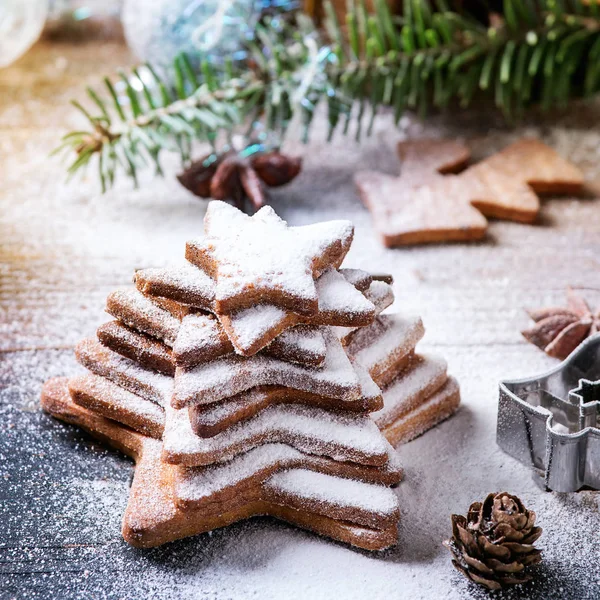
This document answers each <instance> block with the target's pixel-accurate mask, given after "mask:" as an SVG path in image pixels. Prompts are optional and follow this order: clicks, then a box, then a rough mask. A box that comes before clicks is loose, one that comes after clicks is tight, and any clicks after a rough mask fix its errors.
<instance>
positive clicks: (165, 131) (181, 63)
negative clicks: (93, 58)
mask: <svg viewBox="0 0 600 600" xmlns="http://www.w3.org/2000/svg"><path fill="white" fill-rule="evenodd" d="M357 1H358V2H359V4H358V5H354V0H350V2H351V4H350V6H349V8H348V12H347V17H346V22H345V24H344V25H343V26H342V25H341V24H340V23H338V22H337V20H336V17H335V12H334V10H333V9H332V7H331V6H330V5H329V4H326V16H327V18H326V22H325V32H321V31H317V29H316V28H315V26H314V24H313V22H312V21H311V20H310V19H309V18H308V17H306V16H305V15H302V14H298V15H295V17H294V19H293V20H290V19H289V18H281V17H280V16H278V17H275V18H266V19H264V21H263V24H262V25H260V26H259V27H257V28H256V36H255V39H254V40H252V41H251V42H250V43H249V45H248V51H249V57H250V58H249V60H248V61H247V63H246V64H235V65H234V64H233V63H231V62H226V64H225V67H224V68H221V69H216V68H215V67H213V66H211V65H210V64H209V63H208V62H206V61H205V62H201V63H200V65H199V66H198V65H194V64H193V63H192V62H190V60H189V59H188V58H186V57H183V56H181V57H178V58H177V60H176V61H175V65H174V69H173V73H174V76H173V78H172V80H173V82H174V83H173V84H171V85H169V84H167V83H166V81H165V80H164V79H163V78H161V77H159V76H158V75H157V74H156V73H154V71H152V69H151V67H148V69H147V71H146V75H147V77H145V78H144V77H143V73H141V72H140V71H138V70H134V71H133V74H132V75H126V74H121V77H120V81H119V82H118V83H119V84H120V87H121V88H122V90H123V91H124V94H125V96H123V95H122V96H121V97H120V96H119V95H118V93H117V90H116V89H115V85H113V83H111V81H109V80H108V79H106V80H105V87H106V98H108V99H105V98H102V97H101V96H100V95H98V94H97V93H96V92H94V91H93V90H88V95H89V97H90V100H91V102H92V103H93V104H94V106H95V108H96V109H98V111H99V112H98V113H97V114H91V113H90V112H89V111H88V110H87V109H85V108H84V107H83V106H81V105H80V104H78V103H74V104H75V106H76V107H77V108H78V109H79V110H80V111H81V112H82V113H83V114H84V115H85V118H86V119H87V120H88V122H89V124H90V127H91V128H90V130H89V131H78V132H72V133H70V134H68V135H66V136H65V137H64V138H63V144H62V146H61V147H60V148H59V150H60V149H67V150H70V151H71V152H73V151H74V152H75V155H76V157H75V160H74V161H73V162H72V164H71V166H70V167H69V172H70V173H71V174H72V173H75V172H77V171H79V170H80V169H82V168H83V167H85V166H86V165H87V164H88V163H90V161H91V160H92V158H93V157H94V156H95V155H98V157H99V159H98V166H99V174H100V179H101V182H102V187H103V190H104V189H106V188H107V187H108V186H110V185H112V183H113V181H114V178H115V173H116V171H117V170H118V168H121V169H123V170H124V171H125V172H126V173H127V174H128V175H129V176H131V177H132V178H133V180H134V182H135V181H136V178H137V171H138V169H139V168H140V167H141V166H143V165H144V164H145V163H150V164H154V166H155V169H156V170H157V172H159V173H160V172H161V170H160V162H159V157H160V153H161V151H162V150H167V149H168V150H172V149H175V150H177V151H178V152H179V153H180V155H181V158H182V161H183V162H189V161H190V158H191V157H190V149H191V143H192V141H193V140H201V141H208V142H210V143H211V144H213V147H215V151H216V152H218V148H216V144H217V140H218V138H219V135H220V134H221V133H226V134H227V136H226V137H230V136H231V133H232V132H234V131H240V130H241V129H242V128H246V127H249V129H248V131H250V130H251V125H252V123H253V122H254V121H260V122H261V123H262V125H263V127H264V130H265V131H266V132H268V133H270V134H272V136H273V137H275V138H276V139H279V140H283V138H284V136H285V134H286V132H287V130H288V127H289V125H290V122H291V121H292V119H294V118H299V119H300V120H301V122H302V123H303V126H304V134H303V135H304V138H305V139H307V138H308V134H309V131H310V126H311V122H312V119H313V117H314V114H315V108H316V106H317V105H318V104H319V103H321V102H324V103H325V104H326V106H327V114H328V119H329V138H331V137H332V136H333V134H334V132H335V131H336V130H337V129H339V128H340V127H341V128H342V129H343V131H344V133H347V132H348V130H349V129H350V125H352V124H355V126H356V127H355V129H356V137H357V139H359V138H360V137H361V135H362V133H363V125H366V130H367V133H369V132H370V130H371V128H372V126H373V124H374V120H375V118H376V114H377V109H378V107H379V106H382V105H385V106H391V107H393V111H394V116H395V119H396V121H398V120H399V119H400V117H401V116H402V114H403V113H404V112H405V110H407V109H409V110H414V111H417V112H418V113H419V114H420V115H422V116H424V115H426V114H427V112H428V111H429V110H430V109H431V108H434V109H437V110H440V109H441V110H443V109H445V108H446V107H447V106H448V105H449V104H451V103H453V104H456V103H458V105H459V106H460V107H462V108H467V107H468V106H470V105H471V103H472V102H473V99H474V98H475V97H476V96H479V97H482V98H484V99H485V98H488V99H489V101H491V102H492V103H493V104H494V105H495V106H496V107H498V108H499V109H500V110H501V111H502V112H503V114H504V115H505V116H506V118H507V119H508V120H514V119H516V118H519V117H520V116H521V115H522V114H523V111H524V110H525V108H526V107H528V106H530V105H531V104H534V103H539V104H540V105H541V107H542V108H543V109H548V108H550V107H552V106H564V105H565V104H566V103H567V102H568V101H569V100H570V99H571V98H573V97H578V96H589V95H592V94H595V93H597V92H598V91H599V90H600V4H598V2H599V1H600V0H589V2H588V3H587V4H584V3H583V2H582V1H581V0H562V1H559V0H528V1H520V0H504V12H503V14H502V15H501V16H500V15H497V16H494V15H492V18H491V24H490V26H489V27H487V26H484V25H483V24H482V23H481V22H480V21H477V20H476V19H474V18H472V17H470V16H469V15H468V14H462V13H460V14H459V13H457V12H452V11H450V10H448V8H447V6H446V3H445V2H443V0H438V1H436V2H433V1H428V0H405V2H404V10H403V14H402V17H397V16H395V15H392V14H391V13H390V10H389V7H388V5H387V3H386V2H385V0H375V7H374V8H375V9H374V12H373V13H372V14H369V13H368V11H367V9H366V7H365V4H364V0H357ZM148 75H149V77H148ZM124 98H126V103H125V102H124V101H123V100H124ZM125 104H127V106H125ZM367 115H368V120H367V119H366V116H367ZM365 121H366V123H363V122H365Z"/></svg>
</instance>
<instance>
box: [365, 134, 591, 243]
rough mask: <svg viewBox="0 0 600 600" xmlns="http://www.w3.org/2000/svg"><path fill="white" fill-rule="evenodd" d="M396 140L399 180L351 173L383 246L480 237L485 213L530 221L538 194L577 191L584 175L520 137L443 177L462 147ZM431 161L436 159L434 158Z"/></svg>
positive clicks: (458, 158)
mask: <svg viewBox="0 0 600 600" xmlns="http://www.w3.org/2000/svg"><path fill="white" fill-rule="evenodd" d="M439 144H440V148H439V149H438V150H434V149H433V148H434V147H435V144H434V143H433V142H431V141H423V140H417V141H409V142H404V143H402V144H400V145H399V151H400V154H401V156H404V158H405V161H406V162H405V163H404V165H403V169H402V174H401V176H400V177H398V178H394V177H390V176H388V175H384V174H382V173H377V172H374V171H363V172H359V173H357V174H356V177H355V182H356V185H357V187H358V190H359V193H360V196H361V198H362V200H363V202H364V203H365V205H366V206H367V207H368V208H369V210H370V211H371V213H372V215H373V219H374V222H375V226H376V228H377V230H378V231H379V232H380V234H381V236H382V238H383V242H384V244H385V245H386V246H399V245H405V244H420V243H427V242H441V241H463V240H475V239H480V238H482V237H483V236H484V235H485V232H486V230H487V220H486V218H485V217H494V218H499V219H508V220H512V221H521V222H524V223H531V222H533V221H535V219H536V217H537V215H538V213H539V209H540V201H539V198H538V196H537V193H550V194H563V193H569V194H571V193H580V191H581V189H582V186H583V175H582V173H581V171H580V170H579V169H578V168H577V167H575V166H574V165H573V164H572V163H570V162H568V161H566V160H564V159H563V158H561V157H560V156H559V155H558V154H557V153H556V152H555V151H554V150H553V149H552V148H550V147H548V146H546V145H545V144H543V143H542V142H540V141H538V140H533V139H522V140H519V141H517V142H515V143H514V144H511V145H510V146H508V147H507V148H505V149H504V150H502V151H501V152H498V153H497V154H494V155H492V156H490V157H489V158H487V159H485V160H483V161H481V162H479V163H477V164H475V165H473V166H471V167H469V168H467V169H466V170H465V171H463V172H462V173H460V174H458V175H448V176H443V175H441V174H440V173H442V172H448V169H447V168H448V167H451V170H455V169H454V168H453V167H455V166H458V165H460V164H462V163H463V162H465V160H464V158H465V150H466V149H465V148H464V147H461V146H460V145H458V146H457V145H456V144H453V143H452V142H447V141H440V142H439ZM436 161H437V162H436Z"/></svg>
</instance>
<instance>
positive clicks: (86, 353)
mask: <svg viewBox="0 0 600 600" xmlns="http://www.w3.org/2000/svg"><path fill="white" fill-rule="evenodd" d="M75 356H76V358H77V361H78V362H79V363H80V364H81V365H82V366H84V367H85V368H86V369H89V370H90V371H91V372H92V373H94V374H95V375H98V376H99V377H104V378H105V379H108V380H109V381H112V382H113V383H115V384H116V385H118V386H119V387H122V388H124V389H126V390H127V391H129V392H131V393H132V394H135V395H136V396H141V397H142V398H145V399H146V400H150V401H152V402H155V403H156V404H158V405H159V406H162V407H164V406H165V405H166V404H168V403H169V401H170V398H171V396H172V394H173V378H172V377H167V376H166V375H162V374H161V373H156V372H155V371H151V370H149V369H144V368H143V367H141V366H140V365H138V364H137V363H136V362H134V361H132V360H130V359H128V358H125V357H124V356H121V355H119V354H117V353H116V352H113V351H112V350H109V349H108V348H106V347H105V346H103V345H102V344H100V343H99V342H97V341H96V340H93V339H85V340H82V341H81V342H79V343H78V344H77V346H75Z"/></svg>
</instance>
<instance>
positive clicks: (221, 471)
mask: <svg viewBox="0 0 600 600" xmlns="http://www.w3.org/2000/svg"><path fill="white" fill-rule="evenodd" d="M297 468H303V469H309V470H311V471H317V472H320V473H325V474H327V475H335V476H337V477H343V478H347V479H354V480H358V481H363V482H365V483H375V484H380V485H386V486H394V485H397V484H398V483H399V482H400V480H401V479H402V469H401V468H400V466H399V464H398V458H397V453H396V452H394V450H393V448H392V447H391V446H390V447H389V460H388V462H387V463H386V464H385V465H383V466H381V467H373V466H367V465H358V464H356V463H351V462H338V461H334V460H331V459H329V458H326V457H323V456H316V455H314V454H305V453H303V452H300V451H299V450H297V449H296V448H293V447H292V446H289V445H287V444H263V445H261V446H257V447H256V448H253V449H252V450H249V451H248V452H245V453H243V454H239V455H238V456H236V457H235V458H234V459H233V460H230V461H227V462H223V463H218V464H215V465H209V466H206V467H201V468H196V467H182V468H179V469H178V470H177V471H176V475H175V494H176V496H177V504H178V505H179V506H181V507H183V508H201V507H206V506H208V505H209V504H213V503H216V502H223V501H229V500H231V498H232V497H233V496H234V495H235V494H238V493H239V491H240V489H241V488H242V487H243V488H246V487H248V486H253V485H254V484H255V483H256V482H257V481H261V482H263V481H265V480H266V479H268V478H269V477H271V475H273V474H274V473H277V472H280V471H282V470H287V469H297Z"/></svg>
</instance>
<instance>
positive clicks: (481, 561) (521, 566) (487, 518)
mask: <svg viewBox="0 0 600 600" xmlns="http://www.w3.org/2000/svg"><path fill="white" fill-rule="evenodd" d="M540 535H542V529H541V528H540V527H535V513H534V512H533V511H530V510H527V509H526V508H525V507H524V506H523V503H522V502H521V501H520V500H519V498H517V497H516V496H511V495H510V494H509V493H507V492H500V493H497V494H489V495H488V497H487V498H486V499H485V501H484V502H483V503H481V502H474V503H473V504H471V506H470V507H469V513H468V515H467V517H466V518H465V517H463V516H462V515H452V538H451V539H449V540H446V541H445V542H444V546H446V548H448V549H449V550H450V552H452V554H453V559H452V564H453V565H454V566H455V567H456V569H458V570H459V571H460V572H461V573H462V574H463V575H465V576H466V577H468V578H469V579H471V580H472V581H474V582H475V583H479V584H481V585H484V586H485V587H487V588H488V589H490V590H499V589H501V588H503V587H505V586H508V585H515V584H519V583H525V582H526V581H529V580H530V579H531V576H530V575H529V574H527V573H525V568H526V567H528V566H529V565H533V564H536V563H539V562H540V561H541V560H542V553H541V551H540V550H538V549H537V548H534V546H533V543H534V542H535V541H536V540H537V539H538V538H539V537H540Z"/></svg>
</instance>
